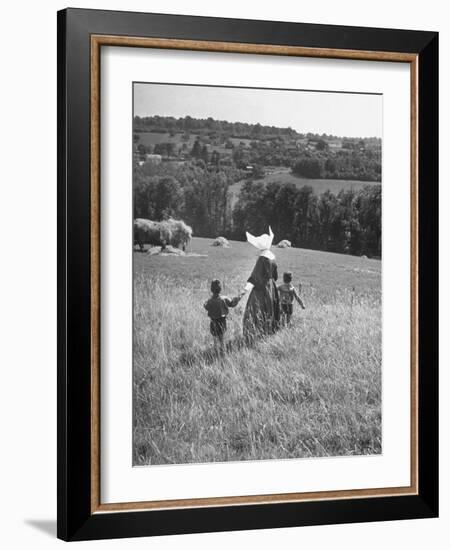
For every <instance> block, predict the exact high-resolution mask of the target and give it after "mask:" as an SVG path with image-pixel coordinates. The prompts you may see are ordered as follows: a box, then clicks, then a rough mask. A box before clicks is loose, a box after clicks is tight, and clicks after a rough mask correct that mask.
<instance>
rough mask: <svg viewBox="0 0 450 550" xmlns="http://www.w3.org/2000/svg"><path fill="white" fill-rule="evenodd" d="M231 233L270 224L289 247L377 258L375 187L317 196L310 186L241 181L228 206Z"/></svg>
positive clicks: (378, 213)
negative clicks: (233, 201)
mask: <svg viewBox="0 0 450 550" xmlns="http://www.w3.org/2000/svg"><path fill="white" fill-rule="evenodd" d="M233 222H234V223H233V237H234V238H239V236H240V237H241V238H242V235H245V231H250V232H252V233H255V234H259V233H262V232H266V231H267V225H268V224H270V226H271V227H272V230H273V232H274V233H275V235H276V236H277V237H278V239H279V240H281V239H288V240H290V241H291V242H292V245H293V246H297V247H301V248H312V249H316V250H327V251H331V252H341V253H347V254H355V255H363V254H364V255H367V256H371V257H381V185H366V186H365V187H363V188H362V189H360V190H353V189H350V190H341V191H339V192H338V193H337V194H334V193H332V192H331V191H325V192H324V193H322V194H320V195H317V194H315V193H314V190H313V188H312V187H311V186H309V185H305V186H303V187H297V186H295V185H294V184H290V183H287V184H286V183H284V184H283V183H267V184H262V183H260V182H257V181H247V182H245V183H244V185H243V186H242V189H241V191H240V194H239V199H238V202H237V203H236V205H235V207H234V210H233Z"/></svg>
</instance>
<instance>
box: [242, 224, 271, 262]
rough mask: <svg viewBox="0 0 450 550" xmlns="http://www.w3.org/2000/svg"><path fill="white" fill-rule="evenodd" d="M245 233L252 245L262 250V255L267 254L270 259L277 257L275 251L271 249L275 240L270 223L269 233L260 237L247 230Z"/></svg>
mask: <svg viewBox="0 0 450 550" xmlns="http://www.w3.org/2000/svg"><path fill="white" fill-rule="evenodd" d="M245 234H246V235H247V241H248V242H249V243H250V244H251V245H253V246H254V247H255V248H257V249H258V250H260V251H261V254H262V255H264V256H266V257H268V258H270V259H273V258H275V256H274V255H273V253H272V252H271V251H270V247H271V246H272V241H273V233H272V228H271V227H270V225H269V234H268V235H267V233H264V234H263V235H260V236H259V237H255V236H254V235H252V234H251V233H249V232H248V231H246V232H245Z"/></svg>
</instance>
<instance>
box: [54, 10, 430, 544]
mask: <svg viewBox="0 0 450 550" xmlns="http://www.w3.org/2000/svg"><path fill="white" fill-rule="evenodd" d="M437 157H438V35H437V33H434V32H424V31H409V30H391V29H375V28H356V27H342V26H326V25H312V24H300V23H280V22H271V21H251V20H239V19H236V20H232V19H216V18H206V17H191V16H172V15H160V14H158V15H157V14H147V13H128V12H110V11H97V10H82V9H67V10H63V11H61V12H59V13H58V211H59V214H58V269H59V274H58V304H59V305H58V308H59V309H58V332H59V334H58V342H59V348H58V536H59V537H60V538H62V539H64V540H86V539H100V538H113V537H132V536H148V535H163V534H176V533H178V534H179V533H194V532H197V533H198V532H206V531H226V530H241V529H258V528H276V527H288V526H301V525H318V524H327V523H344V522H363V521H364V522H366V521H380V520H383V521H385V520H395V519H408V518H426V517H435V516H437V514H438V414H437V412H438V391H437V389H438V373H437V365H438V361H437V350H438V346H437V338H438V331H437V319H438V307H437V303H438V302H437V294H438V290H437V256H438V253H437V244H438V239H437V227H438V222H437V216H438V209H437V195H438V168H437V167H438V158H437Z"/></svg>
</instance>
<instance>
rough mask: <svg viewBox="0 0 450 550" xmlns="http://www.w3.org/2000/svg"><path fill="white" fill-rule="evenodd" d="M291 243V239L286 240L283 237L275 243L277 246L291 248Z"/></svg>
mask: <svg viewBox="0 0 450 550" xmlns="http://www.w3.org/2000/svg"><path fill="white" fill-rule="evenodd" d="M291 246H292V243H291V241H288V240H287V239H283V240H282V241H280V242H279V243H278V244H277V247H278V248H291Z"/></svg>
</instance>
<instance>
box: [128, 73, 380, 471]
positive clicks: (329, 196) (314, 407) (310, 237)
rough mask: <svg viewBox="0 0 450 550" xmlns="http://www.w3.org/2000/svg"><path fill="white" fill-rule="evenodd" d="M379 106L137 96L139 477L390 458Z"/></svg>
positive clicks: (138, 87)
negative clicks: (262, 463)
mask: <svg viewBox="0 0 450 550" xmlns="http://www.w3.org/2000/svg"><path fill="white" fill-rule="evenodd" d="M382 107H383V98H382V95H381V94H371V93H367V94H364V93H351V92H348V93H343V92H333V91H329V92H324V91H314V90H285V89H262V88H238V87H236V88H233V87H220V86H200V85H198V86H197V85H183V84H160V83H150V82H149V83H147V82H135V83H134V84H133V121H132V131H133V167H132V169H133V215H132V218H133V219H132V223H133V247H134V251H133V287H134V288H133V465H134V466H151V465H167V464H188V463H210V462H229V461H243V460H252V461H254V460H273V459H278V460H279V459H294V458H295V459H298V458H319V457H345V456H355V455H378V454H380V453H382V448H383V447H382V443H383V442H382V391H381V390H382V387H381V380H382V361H381V357H382V353H381V351H382V350H381V344H382V337H381V328H382V327H381V303H382V289H381V265H382V261H381V257H382V224H381V220H382V216H381V214H382V204H381V198H382V191H381V189H382ZM130 223H131V220H130Z"/></svg>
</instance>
